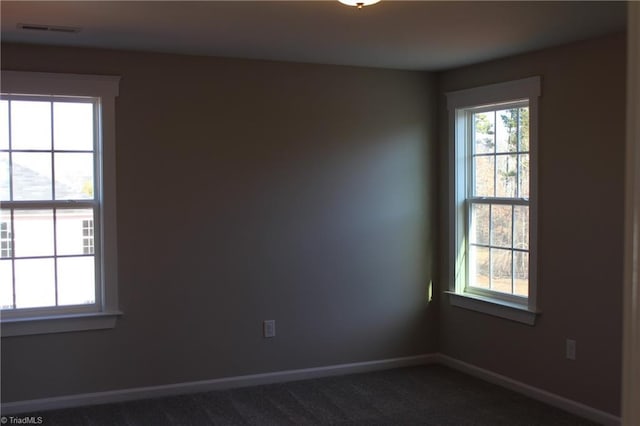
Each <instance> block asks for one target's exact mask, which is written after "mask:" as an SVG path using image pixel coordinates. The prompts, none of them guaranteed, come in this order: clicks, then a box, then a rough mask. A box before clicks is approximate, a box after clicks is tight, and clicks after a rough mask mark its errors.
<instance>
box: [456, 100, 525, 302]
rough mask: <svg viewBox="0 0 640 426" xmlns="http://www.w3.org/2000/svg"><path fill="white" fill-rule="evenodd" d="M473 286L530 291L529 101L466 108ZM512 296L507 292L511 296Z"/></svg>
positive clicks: (504, 291) (503, 291) (470, 276)
mask: <svg viewBox="0 0 640 426" xmlns="http://www.w3.org/2000/svg"><path fill="white" fill-rule="evenodd" d="M466 115H467V121H468V125H469V126H470V127H471V129H470V131H469V132H468V133H467V134H468V135H469V139H468V143H469V146H468V152H470V154H471V155H470V156H469V162H470V164H469V165H468V168H469V171H470V173H469V186H468V188H467V191H468V193H469V195H468V198H467V216H468V223H469V233H468V244H469V247H468V252H469V256H468V266H467V267H468V275H467V276H468V282H467V286H468V290H471V291H474V290H480V292H482V291H489V292H496V293H499V294H500V295H501V296H506V295H511V296H515V297H527V296H528V293H529V169H530V162H529V107H528V102H526V101H524V102H522V101H521V102H514V103H509V104H502V105H499V106H490V107H480V108H474V109H469V110H467V111H466ZM507 297H508V296H507Z"/></svg>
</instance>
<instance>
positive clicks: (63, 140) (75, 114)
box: [53, 102, 93, 151]
mask: <svg viewBox="0 0 640 426" xmlns="http://www.w3.org/2000/svg"><path fill="white" fill-rule="evenodd" d="M53 140H54V148H55V149H70V150H86V151H91V150H93V104H91V103H76V102H54V104H53Z"/></svg>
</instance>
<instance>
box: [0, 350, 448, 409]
mask: <svg viewBox="0 0 640 426" xmlns="http://www.w3.org/2000/svg"><path fill="white" fill-rule="evenodd" d="M437 358H438V355H437V354H424V355H416V356H409V357H402V358H391V359H383V360H377V361H366V362H356V363H351V364H338V365H330V366H325V367H316V368H304V369H300V370H285V371H275V372H272V373H262V374H249V375H246V376H234V377H224V378H221V379H212V380H201V381H197V382H186V383H175V384H170V385H160V386H149V387H141V388H131V389H122V390H113V391H106V392H93V393H84V394H78V395H67V396H59V397H54V398H42V399H31V400H26V401H16V402H7V403H4V404H2V405H1V409H0V411H1V412H2V415H12V414H21V413H35V412H39V411H45V410H56V409H60V408H72V407H81V406H88V405H97V404H110V403H114V402H123V401H132V400H136V399H148V398H160V397H164V396H173V395H183V394H188V393H196V392H207V391H213V390H223V389H232V388H239V387H244V386H256V385H264V384H269V383H280V382H291V381H295V380H305V379H315V378H319V377H329V376H338V375H344V374H354V373H364V372H369V371H377V370H388V369H391V368H399V367H408V366H412V365H424V364H430V363H433V362H435V361H436V360H437Z"/></svg>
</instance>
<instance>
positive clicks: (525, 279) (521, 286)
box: [513, 251, 529, 297]
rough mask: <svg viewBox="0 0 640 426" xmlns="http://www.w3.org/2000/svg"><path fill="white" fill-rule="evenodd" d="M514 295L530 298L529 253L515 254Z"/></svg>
mask: <svg viewBox="0 0 640 426" xmlns="http://www.w3.org/2000/svg"><path fill="white" fill-rule="evenodd" d="M513 255H514V258H513V270H514V277H513V283H514V294H517V295H518V296H525V297H528V296H529V253H522V252H517V251H516V252H514V253H513Z"/></svg>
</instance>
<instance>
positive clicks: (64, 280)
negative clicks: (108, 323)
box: [0, 94, 101, 317]
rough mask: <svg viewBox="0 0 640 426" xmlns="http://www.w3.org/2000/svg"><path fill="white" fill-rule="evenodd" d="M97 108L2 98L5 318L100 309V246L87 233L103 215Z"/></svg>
mask: <svg viewBox="0 0 640 426" xmlns="http://www.w3.org/2000/svg"><path fill="white" fill-rule="evenodd" d="M99 102H100V100H99V99H98V98H91V97H61V96H24V95H16V94H11V95H7V94H3V95H2V97H1V100H0V114H2V117H0V123H1V124H3V125H6V128H5V129H6V130H2V131H1V132H0V135H2V136H1V137H0V176H1V177H2V180H1V181H0V203H1V206H0V210H1V211H2V218H3V222H4V223H7V228H8V229H10V230H11V232H10V234H7V235H8V238H9V239H10V244H11V247H12V252H11V254H10V255H8V256H2V262H3V265H2V266H1V267H0V272H1V273H2V274H3V278H6V279H8V281H9V283H10V285H7V284H6V283H5V284H3V285H1V286H0V301H1V302H2V303H0V305H1V307H2V310H3V317H12V316H22V315H23V314H25V312H23V311H26V312H27V313H29V314H30V315H33V314H34V312H36V311H37V312H41V313H42V314H54V313H67V312H95V311H99V310H100V309H101V300H100V297H101V291H100V289H101V281H100V270H101V262H100V259H99V257H98V256H96V254H95V253H94V247H95V246H99V242H98V243H97V244H95V242H94V240H93V239H94V238H95V236H94V235H93V226H91V229H90V230H89V226H88V225H89V223H91V224H93V221H94V219H96V218H97V219H99V217H100V212H101V209H100V202H99V200H100V199H99V187H97V186H96V185H95V182H99V181H100V178H101V177H100V176H99V174H98V173H99V171H100V170H101V168H100V164H99V160H100V158H99V155H98V154H97V153H98V152H99V150H98V148H99V147H98V138H97V135H98V124H99V117H98V116H97V114H98V111H99ZM3 127H4V126H3ZM85 224H86V225H87V226H85ZM0 232H1V231H0ZM85 232H86V233H89V232H90V233H91V235H90V237H91V239H90V240H89V238H85V236H84V233H85ZM87 237H89V235H87ZM94 244H95V245H94ZM7 254H8V253H7ZM70 306H71V308H70ZM70 309H71V311H70Z"/></svg>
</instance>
